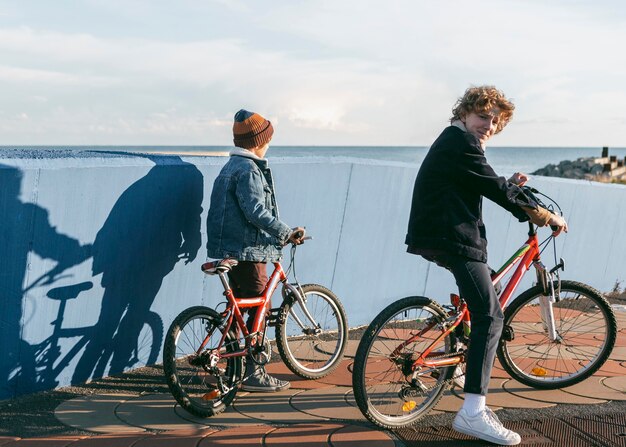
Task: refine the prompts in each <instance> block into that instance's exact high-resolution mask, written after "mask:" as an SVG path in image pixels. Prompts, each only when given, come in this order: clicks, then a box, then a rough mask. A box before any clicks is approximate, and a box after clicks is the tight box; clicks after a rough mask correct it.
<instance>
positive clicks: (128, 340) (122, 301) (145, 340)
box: [0, 154, 203, 398]
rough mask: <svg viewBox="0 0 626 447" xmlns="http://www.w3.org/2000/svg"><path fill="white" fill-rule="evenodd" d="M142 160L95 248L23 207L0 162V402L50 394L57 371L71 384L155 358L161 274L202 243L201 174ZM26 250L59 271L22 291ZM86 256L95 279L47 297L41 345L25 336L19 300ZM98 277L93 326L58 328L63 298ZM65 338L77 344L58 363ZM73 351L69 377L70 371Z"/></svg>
mask: <svg viewBox="0 0 626 447" xmlns="http://www.w3.org/2000/svg"><path fill="white" fill-rule="evenodd" d="M126 155H127V154H126ZM145 157H147V158H149V159H150V160H151V161H152V162H154V164H155V165H154V167H152V168H151V169H150V171H149V172H148V173H147V174H146V175H145V176H144V177H142V178H140V179H139V180H137V181H136V182H135V183H133V184H132V185H130V186H129V187H128V188H127V189H126V190H125V191H124V192H123V193H122V195H121V196H120V197H119V198H118V199H117V201H116V203H115V204H114V206H113V208H112V209H111V212H110V213H109V215H108V217H107V219H106V220H105V222H104V224H103V226H102V228H100V230H99V231H98V233H97V235H96V238H95V240H94V242H93V244H92V245H91V244H86V245H82V246H81V245H80V244H79V242H78V241H77V240H76V239H73V238H71V237H69V236H66V235H63V234H60V233H58V232H57V231H56V230H55V229H54V228H53V227H52V226H51V225H50V223H49V220H48V212H47V211H46V210H45V209H44V208H42V207H40V206H38V205H37V204H32V203H24V202H21V201H20V200H19V192H20V183H21V179H22V174H21V172H20V171H19V170H18V169H16V168H13V167H9V166H2V165H0V213H1V214H0V218H1V221H0V222H1V223H0V229H1V232H0V254H1V255H0V291H2V300H1V301H0V320H1V323H0V337H1V338H0V339H1V340H2V345H3V354H2V356H0V398H7V397H13V396H16V395H20V394H24V393H28V392H33V391H38V390H43V389H51V388H54V387H56V386H57V385H58V384H59V382H58V377H59V375H60V374H62V373H63V374H64V375H71V377H72V379H71V383H72V384H77V383H83V382H85V381H87V380H89V379H91V378H98V377H102V376H104V375H105V374H106V375H111V374H116V373H120V372H122V371H123V370H125V369H128V368H131V367H133V366H137V365H138V364H144V363H145V364H150V363H154V362H156V360H157V358H158V354H159V352H160V348H161V344H162V339H163V322H162V321H161V318H160V317H159V315H158V314H156V313H155V312H153V311H151V306H152V304H153V302H154V300H155V297H156V295H157V293H158V291H159V289H160V287H161V284H162V282H163V279H164V278H165V276H166V275H167V274H168V273H169V272H171V271H172V270H173V268H174V266H175V265H176V263H177V262H179V261H184V262H191V261H193V259H194V258H195V257H196V255H197V253H198V250H199V248H200V246H201V233H200V220H201V212H202V207H201V205H202V196H203V177H202V174H201V173H200V171H199V170H198V169H197V168H196V167H195V166H194V165H192V164H190V163H187V162H184V161H182V160H181V159H180V158H179V157H163V156H145ZM30 251H33V252H35V253H37V254H38V255H39V256H40V257H42V258H47V259H53V260H56V261H57V265H56V266H55V267H54V269H53V270H52V271H50V272H48V273H47V274H46V275H44V276H42V277H41V278H38V279H36V280H35V281H33V282H32V283H31V285H30V286H28V287H27V288H23V284H24V277H25V271H26V263H27V256H28V253H29V252H30ZM90 256H93V263H92V265H93V275H94V278H85V279H88V280H85V281H82V282H80V283H78V284H74V285H71V286H65V287H57V288H53V289H51V290H49V291H48V295H47V298H48V299H52V300H56V301H58V302H59V306H58V312H57V314H56V315H53V316H52V315H51V318H53V320H52V321H51V325H52V328H53V330H52V334H51V335H50V336H49V337H48V338H47V339H46V340H44V341H43V342H41V343H39V344H37V345H31V344H29V343H27V342H26V341H25V340H23V339H22V337H21V333H22V325H23V315H22V307H23V303H22V301H23V297H24V294H25V293H26V292H27V291H28V289H30V288H32V287H37V286H42V285H46V284H54V282H55V280H56V278H58V276H59V275H61V274H62V272H63V271H64V270H66V269H67V268H69V267H71V266H73V265H76V264H79V263H81V262H83V261H84V260H86V259H88V258H89V257H90ZM100 274H102V276H101V278H100V284H101V285H102V288H103V289H104V295H103V297H102V302H101V308H100V313H99V317H98V321H97V322H96V324H95V325H94V326H91V327H83V328H64V327H63V325H62V324H63V317H64V315H63V314H64V311H65V307H66V304H67V302H68V300H72V299H78V300H80V293H81V292H82V291H84V290H88V289H90V288H92V287H93V282H95V281H97V278H96V276H98V275H100ZM92 281H93V282H92ZM171 299H175V297H171ZM89 305H90V304H88V303H85V306H86V308H87V307H88V306H89ZM68 337H73V339H72V340H77V341H76V343H75V344H74V345H73V346H72V348H71V349H70V350H69V351H68V352H66V353H65V354H63V356H62V357H61V352H60V351H61V350H60V348H59V340H60V339H62V338H68ZM79 354H80V358H79V359H78V362H77V363H75V364H76V367H75V368H74V371H67V370H66V369H67V368H68V367H69V365H70V364H73V363H72V360H74V358H75V357H76V356H78V355H79Z"/></svg>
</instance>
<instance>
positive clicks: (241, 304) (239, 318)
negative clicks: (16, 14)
mask: <svg viewBox="0 0 626 447" xmlns="http://www.w3.org/2000/svg"><path fill="white" fill-rule="evenodd" d="M273 264H274V271H273V272H272V274H271V276H270V277H269V279H268V281H267V284H266V285H265V289H264V290H263V295H261V296H258V297H252V298H237V297H235V295H234V293H233V290H232V289H231V287H230V284H229V282H228V277H227V275H226V273H224V272H219V273H218V275H219V277H220V280H221V281H222V285H223V286H224V295H225V296H226V299H227V300H228V304H227V305H226V310H224V312H223V313H222V315H224V316H226V317H227V319H226V324H225V329H224V331H223V333H222V337H221V339H220V342H219V344H218V346H217V347H216V348H215V351H219V350H220V348H221V347H222V346H223V345H224V341H225V340H226V336H227V334H228V332H229V329H230V327H231V326H232V324H233V322H234V323H235V325H236V328H238V330H241V332H242V334H243V338H244V339H245V347H244V349H243V350H241V351H236V352H231V353H226V352H225V353H222V354H220V357H221V358H228V357H241V356H244V355H246V354H247V353H248V352H249V349H250V346H251V344H252V342H253V338H254V337H251V335H253V334H254V335H256V334H258V333H259V332H260V331H261V329H262V328H263V327H262V326H263V322H264V321H265V318H266V314H267V312H268V311H269V309H270V306H271V302H272V301H271V298H272V295H273V294H274V292H275V291H276V288H277V287H278V283H279V282H283V283H284V282H286V281H287V275H286V274H285V271H284V270H283V267H282V265H281V264H280V263H279V262H274V263H273ZM253 308H257V309H258V310H257V313H256V315H255V317H254V320H253V322H252V330H251V331H248V327H247V326H246V323H245V321H244V319H243V314H242V312H241V309H253ZM210 337H211V334H210V333H209V334H207V336H206V337H205V339H204V341H203V342H202V343H201V344H200V347H199V348H198V350H197V351H196V353H197V354H198V355H200V353H201V352H202V351H203V350H204V348H205V346H206V344H207V343H208V342H209V339H210ZM263 338H265V332H263Z"/></svg>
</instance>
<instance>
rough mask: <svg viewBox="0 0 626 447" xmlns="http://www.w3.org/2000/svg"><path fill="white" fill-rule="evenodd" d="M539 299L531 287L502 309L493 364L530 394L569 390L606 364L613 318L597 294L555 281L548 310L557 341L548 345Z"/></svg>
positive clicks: (612, 342)
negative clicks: (555, 290) (500, 335)
mask: <svg viewBox="0 0 626 447" xmlns="http://www.w3.org/2000/svg"><path fill="white" fill-rule="evenodd" d="M554 284H555V288H556V287H557V286H558V284H557V283H556V282H555V283H554ZM542 295H543V293H542V289H541V287H539V286H535V287H532V288H531V289H528V290H527V291H525V292H524V293H522V294H521V295H520V296H519V297H518V298H517V299H515V300H514V301H513V302H512V303H511V305H510V306H509V307H508V308H507V309H506V311H505V316H504V325H505V326H504V333H503V338H502V340H501V341H500V345H499V346H498V359H499V360H500V363H501V364H502V366H503V367H504V369H505V370H506V371H507V372H508V373H509V374H510V375H511V377H513V378H514V379H516V380H518V381H519V382H522V383H524V384H526V385H529V386H532V387H534V388H540V389H556V388H563V387H566V386H570V385H574V384H576V383H578V382H581V381H582V380H584V379H586V378H587V377H589V376H591V375H592V374H593V373H594V372H596V371H597V370H598V369H599V368H600V367H601V366H602V365H603V364H604V362H605V361H606V360H607V359H608V358H609V355H610V354H611V350H612V349H613V346H614V345H615V338H616V335H617V323H616V321H615V315H614V314H613V311H612V309H611V306H610V305H609V303H608V302H607V301H606V299H605V298H604V297H602V295H601V294H600V293H599V292H598V291H597V290H595V289H593V288H592V287H590V286H587V285H585V284H582V283H579V282H574V281H561V289H560V293H559V294H558V301H557V302H555V303H553V304H552V309H553V313H554V323H555V326H556V334H557V338H556V340H551V339H550V338H549V337H548V333H547V330H546V328H545V326H544V318H543V317H542V311H541V307H540V304H539V298H540V297H541V296H542Z"/></svg>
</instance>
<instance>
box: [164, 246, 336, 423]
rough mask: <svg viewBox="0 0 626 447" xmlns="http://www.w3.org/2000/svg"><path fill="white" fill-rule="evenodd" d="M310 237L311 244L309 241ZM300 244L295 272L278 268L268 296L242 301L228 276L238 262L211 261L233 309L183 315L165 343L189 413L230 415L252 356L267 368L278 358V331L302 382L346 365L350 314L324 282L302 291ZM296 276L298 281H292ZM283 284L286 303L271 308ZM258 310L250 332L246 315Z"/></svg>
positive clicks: (174, 383) (173, 381) (176, 389)
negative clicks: (298, 267) (273, 357)
mask: <svg viewBox="0 0 626 447" xmlns="http://www.w3.org/2000/svg"><path fill="white" fill-rule="evenodd" d="M304 239H310V237H306V238H304ZM295 255H296V245H295V244H292V247H291V261H290V264H289V267H288V269H287V271H286V272H285V270H283V268H282V266H281V264H280V263H278V262H276V263H274V272H273V273H272V274H271V276H270V277H269V278H268V282H267V285H266V286H265V290H264V292H263V295H262V296H260V297H255V298H237V297H235V296H234V294H233V291H232V289H231V287H230V285H229V282H228V276H227V273H228V271H230V269H231V268H233V267H234V266H235V265H237V261H236V260H234V259H229V258H227V259H222V260H219V261H215V262H207V263H206V264H204V265H203V266H202V271H204V273H206V274H208V275H218V276H219V278H220V280H221V282H222V286H223V287H224V296H225V297H226V303H222V304H225V309H224V310H222V311H217V310H214V309H211V308H209V307H205V306H194V307H191V308H189V309H186V310H184V311H183V312H182V313H181V314H180V315H178V316H177V317H176V318H175V319H174V321H173V322H172V325H171V326H170V328H169V330H168V331H167V335H166V337H165V346H164V348H163V369H164V372H165V378H166V380H167V384H168V386H169V388H170V391H171V393H172V395H173V396H174V398H175V399H176V401H177V402H178V403H179V404H180V406H181V407H183V408H184V409H185V410H187V411H188V412H190V413H192V414H194V415H196V416H200V417H209V416H214V415H216V414H219V413H221V412H223V411H224V410H225V409H226V407H228V406H229V405H230V404H231V403H232V401H233V400H234V398H235V395H236V394H237V390H238V388H239V384H240V382H241V380H242V376H243V371H244V369H243V361H244V358H245V357H246V356H247V355H248V353H250V354H252V360H253V361H254V362H256V363H258V364H261V365H264V364H266V363H267V362H268V361H269V360H270V358H271V353H272V348H271V343H270V340H269V338H268V334H267V328H268V327H272V326H273V327H275V328H276V345H277V348H278V352H279V354H280V357H281V358H282V360H283V361H284V362H285V364H286V365H287V367H288V368H289V369H290V370H291V371H293V372H294V374H297V375H298V376H300V377H303V378H306V379H317V378H320V377H324V376H326V375H328V374H330V373H331V372H332V371H333V370H334V369H335V368H337V366H339V363H340V362H341V360H342V358H343V352H344V350H345V348H346V342H347V339H348V321H347V318H346V313H345V310H344V308H343V306H342V304H341V302H340V301H339V299H338V298H337V297H336V296H335V294H334V293H333V292H331V291H330V290H328V289H327V288H325V287H322V286H319V285H316V284H306V285H300V284H298V282H297V279H296V274H295ZM292 271H293V276H294V282H293V283H290V282H289V281H288V278H287V277H288V276H289V274H290V272H292ZM279 283H282V298H283V303H282V305H281V306H280V307H277V308H271V297H272V295H273V294H274V291H275V290H276V289H277V288H278V285H279ZM254 308H256V309H258V311H257V313H256V316H255V318H254V322H253V325H252V330H251V331H248V328H247V327H246V324H245V322H244V318H243V315H242V311H245V310H247V309H254Z"/></svg>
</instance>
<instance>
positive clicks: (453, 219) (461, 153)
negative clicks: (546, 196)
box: [405, 126, 537, 262]
mask: <svg viewBox="0 0 626 447" xmlns="http://www.w3.org/2000/svg"><path fill="white" fill-rule="evenodd" d="M483 196H485V197H487V198H488V199H489V200H492V201H493V202H495V203H497V204H498V205H500V206H502V207H503V208H505V209H507V210H509V211H510V212H511V213H513V215H515V217H517V218H518V219H519V220H520V222H524V221H527V220H528V219H529V218H528V215H527V214H526V212H525V211H524V210H523V209H522V208H521V206H527V207H531V208H536V207H537V203H536V202H535V201H534V200H533V199H531V198H530V197H528V196H527V195H526V194H524V192H523V191H522V190H521V189H520V188H519V187H518V186H516V185H514V184H512V183H509V182H507V180H506V179H505V178H504V177H498V176H497V175H496V173H495V172H494V170H493V168H492V167H491V166H489V164H488V163H487V159H486V158H485V153H484V151H483V149H482V148H481V146H480V142H479V141H478V139H477V138H476V137H474V136H473V135H472V134H470V133H468V132H464V131H463V130H461V129H459V128H458V127H455V126H449V127H447V128H446V129H444V131H443V132H442V133H441V135H439V137H438V138H437V140H436V141H435V142H434V143H433V145H432V146H431V148H430V150H429V151H428V154H427V155H426V158H425V159H424V162H423V163H422V166H421V167H420V170H419V172H418V174H417V178H416V179H415V187H414V189H413V200H412V203H411V213H410V216H409V228H408V232H407V235H406V241H405V242H406V244H407V245H408V246H409V251H410V252H411V253H416V254H421V252H422V251H424V252H433V251H436V252H444V253H450V254H457V255H462V256H465V257H468V258H470V259H474V260H477V261H482V262H487V238H486V233H485V226H484V224H483V220H482V197H483Z"/></svg>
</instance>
